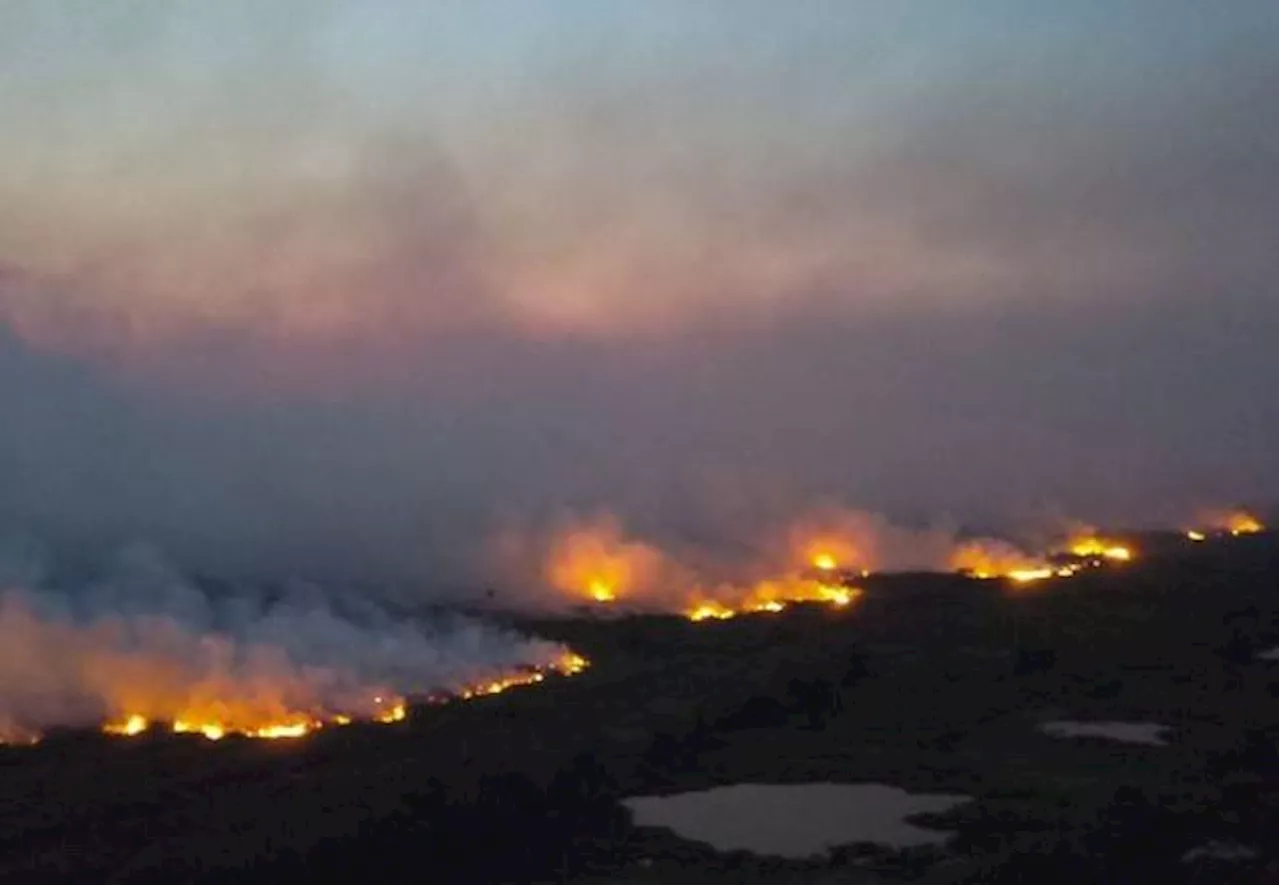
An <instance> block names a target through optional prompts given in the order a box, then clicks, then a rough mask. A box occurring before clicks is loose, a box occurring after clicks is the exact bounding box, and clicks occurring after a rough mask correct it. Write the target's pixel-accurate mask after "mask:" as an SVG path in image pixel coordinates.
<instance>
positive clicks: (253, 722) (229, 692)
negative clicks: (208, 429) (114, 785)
mask: <svg viewBox="0 0 1280 885" xmlns="http://www.w3.org/2000/svg"><path fill="white" fill-rule="evenodd" d="M0 565H4V566H6V567H5V568H0V588H3V589H2V590H0V740H22V739H30V738H33V737H35V736H38V735H39V734H40V733H42V732H44V731H46V730H48V729H50V728H53V727H59V726H69V727H89V726H96V725H99V724H102V723H112V722H126V723H134V724H140V723H150V722H163V723H170V724H172V725H173V726H174V729H175V730H178V731H185V730H189V731H201V732H203V733H204V734H205V735H206V736H209V737H218V736H221V735H222V734H228V733H234V732H239V733H244V734H250V735H257V736H264V737H270V736H286V735H294V734H299V733H303V732H305V731H307V730H309V729H310V728H312V727H318V726H319V725H322V724H325V723H330V722H339V723H341V722H347V721H351V720H352V719H368V720H375V721H391V720H395V719H399V718H403V717H404V711H405V703H406V699H407V698H412V697H415V696H423V695H435V694H443V693H447V694H451V695H462V696H469V695H471V694H474V693H478V692H492V691H495V690H501V688H502V687H505V686H506V685H507V684H509V680H515V681H537V679H538V678H540V677H539V676H538V674H539V672H540V671H541V670H543V669H574V668H576V667H577V666H580V665H581V663H582V662H581V660H580V659H577V658H576V657H574V656H572V655H570V654H569V653H568V652H567V650H566V649H564V648H563V647H561V646H558V645H555V644H553V643H549V642H544V641H541V640H535V639H527V638H524V637H521V636H518V635H515V634H513V633H511V632H508V631H505V630H500V629H497V628H494V627H492V626H489V625H486V624H484V623H481V622H479V621H476V620H474V619H471V618H467V617H463V616H460V615H456V614H446V615H440V616H437V617H435V618H434V619H416V618H415V619H411V618H408V617H401V616H397V615H395V614H394V613H392V612H391V611H389V610H387V609H386V608H384V607H382V606H379V605H378V604H376V603H374V602H372V601H370V600H367V599H362V598H358V597H349V596H336V595H332V594H328V593H325V592H323V591H321V590H320V589H318V588H316V587H314V586H309V585H296V586H289V587H286V588H284V589H281V590H276V591H273V592H264V591H260V590H259V591H252V590H247V589H244V588H218V589H207V588H206V587H204V586H202V585H201V584H200V583H198V582H196V581H194V580H192V579H189V578H186V577H184V576H183V575H181V574H179V573H178V572H177V571H175V570H174V569H173V568H172V567H171V566H170V565H168V564H167V563H166V562H165V561H164V560H162V559H161V558H159V557H158V556H156V555H155V554H153V553H151V552H149V551H147V550H145V549H140V548H134V549H128V550H125V551H124V552H122V553H121V554H119V555H118V556H117V557H116V558H115V561H114V562H113V563H111V565H110V567H109V568H108V569H107V570H106V573H105V574H99V575H95V576H90V577H87V578H86V577H85V576H83V575H81V576H78V577H74V578H68V576H67V575H61V576H59V575H56V574H55V575H50V574H48V573H47V570H46V569H44V568H42V567H41V563H40V562H39V560H38V559H35V558H32V557H30V556H27V557H20V558H19V559H18V561H16V562H15V561H14V558H13V557H9V558H8V561H7V562H5V563H0ZM15 566H16V567H15ZM522 676H527V677H529V678H528V679H522ZM495 686H496V688H495ZM139 727H140V726H139ZM124 729H125V730H128V731H133V730H136V728H134V727H133V726H125V727H124Z"/></svg>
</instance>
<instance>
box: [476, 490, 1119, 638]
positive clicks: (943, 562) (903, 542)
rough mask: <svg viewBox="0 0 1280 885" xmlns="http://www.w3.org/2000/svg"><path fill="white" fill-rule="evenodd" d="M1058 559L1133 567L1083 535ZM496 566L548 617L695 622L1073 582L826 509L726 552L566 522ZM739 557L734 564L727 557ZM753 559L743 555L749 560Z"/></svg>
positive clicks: (1023, 556) (956, 543)
mask: <svg viewBox="0 0 1280 885" xmlns="http://www.w3.org/2000/svg"><path fill="white" fill-rule="evenodd" d="M1066 537H1069V538H1070V539H1071V540H1068V541H1065V542H1063V543H1062V544H1060V545H1058V547H1055V548H1054V549H1055V550H1057V549H1060V550H1061V552H1060V553H1056V554H1054V555H1055V556H1057V557H1058V558H1061V557H1064V556H1065V557H1076V558H1079V557H1088V558H1090V559H1096V558H1105V559H1109V560H1121V559H1127V558H1128V556H1129V552H1128V549H1127V548H1124V547H1122V546H1120V545H1119V544H1117V543H1116V542H1113V541H1108V540H1105V539H1102V538H1099V537H1098V536H1097V535H1096V534H1092V533H1090V534H1082V533H1080V532H1075V533H1072V534H1070V535H1067V536H1066ZM495 550H496V551H497V554H498V555H497V556H496V557H495V559H496V560H497V561H498V562H500V563H502V564H503V565H502V567H503V568H504V569H505V570H506V571H507V573H508V574H521V575H523V576H524V577H525V579H526V582H527V579H528V578H529V576H533V575H540V576H541V582H540V586H539V590H540V592H539V593H538V594H537V595H536V597H535V598H534V599H533V600H531V602H532V604H535V605H540V606H547V605H551V606H557V605H558V606H561V607H564V606H574V605H588V606H593V607H597V606H598V607H604V608H606V609H607V608H608V607H614V608H620V609H623V610H645V611H667V612H679V613H683V614H686V615H688V616H689V617H691V618H693V619H695V620H702V619H706V618H725V617H731V616H732V615H733V614H735V613H738V612H753V611H778V610H780V609H781V608H782V607H784V606H786V605H787V604H789V603H793V602H824V603H828V604H832V605H836V606H843V605H847V604H848V603H850V602H851V601H853V600H854V599H856V598H857V597H858V595H859V594H860V592H861V591H860V590H859V588H858V587H857V586H856V583H857V581H858V579H859V578H862V577H866V576H867V575H869V574H870V573H872V572H890V571H892V572H903V571H955V572H963V573H965V574H968V575H970V576H972V577H977V578H997V577H1001V578H1010V579H1012V580H1014V581H1015V582H1019V583H1025V582H1029V581H1036V580H1040V579H1042V578H1047V577H1051V576H1054V575H1058V576H1063V577H1065V576H1068V575H1070V574H1074V573H1075V571H1077V570H1078V568H1079V567H1080V565H1079V564H1078V563H1072V562H1065V563H1057V564H1055V565H1051V564H1050V560H1051V557H1050V555H1048V554H1043V555H1041V554H1033V553H1028V552H1026V550H1024V549H1023V548H1021V547H1019V546H1017V545H1015V544H1013V543H1011V542H1009V541H1006V540H1002V539H998V538H972V537H962V536H961V535H960V534H959V533H958V532H956V531H955V530H953V529H951V528H949V527H944V526H929V527H924V528H910V527H905V526H901V525H895V524H894V523H892V522H891V521H890V520H888V519H886V518H885V517H883V516H880V515H877V514H873V513H867V512H863V511H856V510H848V509H844V508H840V507H835V506H826V507H820V508H815V509H812V510H809V511H806V512H804V513H802V514H800V515H799V516H797V517H796V518H794V519H792V520H790V521H786V522H779V523H776V524H774V525H772V526H770V527H768V528H766V529H765V530H763V532H762V533H761V534H760V535H759V536H758V537H754V538H749V539H739V543H736V544H729V543H726V544H724V545H723V547H722V549H720V550H716V549H709V548H708V547H707V546H700V547H690V546H688V545H678V544H672V545H668V546H667V547H665V548H660V547H659V546H657V545H656V544H655V543H653V542H651V541H647V540H639V539H636V538H634V537H630V536H628V534H627V533H626V531H625V530H624V528H623V525H622V523H621V521H620V520H619V519H618V518H617V517H616V516H614V515H611V514H602V515H598V516H595V517H591V518H585V519H576V520H573V519H571V520H565V521H562V522H561V523H559V524H558V525H556V526H555V527H553V528H552V529H551V530H550V531H547V532H543V533H538V532H519V531H514V530H508V531H507V532H504V533H503V534H502V535H501V537H500V540H499V542H498V543H497V544H496V545H495ZM730 550H732V551H736V553H729V552H727V551H730ZM743 550H748V551H752V552H750V553H746V554H743V553H742V552H741V551H743Z"/></svg>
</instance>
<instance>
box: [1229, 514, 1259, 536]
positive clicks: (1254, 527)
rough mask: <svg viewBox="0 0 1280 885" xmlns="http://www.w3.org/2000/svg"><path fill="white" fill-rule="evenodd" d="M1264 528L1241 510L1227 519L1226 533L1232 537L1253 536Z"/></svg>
mask: <svg viewBox="0 0 1280 885" xmlns="http://www.w3.org/2000/svg"><path fill="white" fill-rule="evenodd" d="M1264 528H1265V526H1264V525H1263V524H1262V523H1260V522H1259V521H1258V520H1256V519H1254V518H1253V517H1252V516H1250V515H1249V514H1248V513H1245V512H1244V511H1243V510H1237V511H1236V512H1234V513H1232V514H1230V515H1229V516H1228V517H1227V531H1229V532H1230V533H1231V534H1233V535H1237V536H1238V535H1255V534H1257V533H1258V532H1260V531H1262V530H1263V529H1264Z"/></svg>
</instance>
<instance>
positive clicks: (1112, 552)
mask: <svg viewBox="0 0 1280 885" xmlns="http://www.w3.org/2000/svg"><path fill="white" fill-rule="evenodd" d="M1067 549H1068V550H1069V551H1070V553H1071V555H1072V556H1079V557H1081V558H1090V557H1094V558H1098V557H1100V558H1102V559H1110V560H1112V561H1113V562H1128V561H1129V560H1131V559H1133V551H1132V550H1130V549H1129V548H1128V547H1126V546H1125V545H1123V544H1119V543H1117V542H1115V541H1109V540H1107V539H1105V538H1099V537H1097V536H1096V535H1083V536H1080V537H1077V538H1073V539H1072V540H1071V543H1070V544H1069V545H1068V546H1067Z"/></svg>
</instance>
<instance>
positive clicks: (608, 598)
mask: <svg viewBox="0 0 1280 885" xmlns="http://www.w3.org/2000/svg"><path fill="white" fill-rule="evenodd" d="M587 590H588V592H589V593H590V594H591V598H592V599H594V600H595V601H596V602H613V601H614V600H615V599H617V598H618V597H617V595H616V594H615V593H614V592H613V588H612V587H610V586H609V585H608V584H606V583H605V582H604V581H600V580H596V581H591V582H590V583H589V585H588V587H587Z"/></svg>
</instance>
